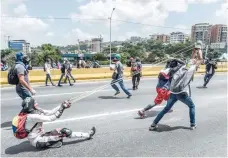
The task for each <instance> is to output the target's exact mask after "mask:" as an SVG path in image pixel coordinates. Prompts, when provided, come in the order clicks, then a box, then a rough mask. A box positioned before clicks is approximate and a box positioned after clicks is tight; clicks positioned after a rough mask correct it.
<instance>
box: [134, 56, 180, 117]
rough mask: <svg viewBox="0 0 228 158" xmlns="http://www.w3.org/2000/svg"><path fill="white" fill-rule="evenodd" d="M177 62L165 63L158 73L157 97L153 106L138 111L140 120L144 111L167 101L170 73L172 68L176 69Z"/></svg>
mask: <svg viewBox="0 0 228 158" xmlns="http://www.w3.org/2000/svg"><path fill="white" fill-rule="evenodd" d="M177 62H179V61H176V60H174V61H172V60H169V61H168V62H167V63H166V66H165V68H164V69H162V70H161V71H160V73H159V75H158V84H157V86H156V91H157V96H156V98H155V100H154V104H153V105H151V104H149V105H147V106H146V107H145V108H144V109H142V110H139V111H138V115H139V116H140V117H141V118H144V117H145V112H146V111H148V110H150V109H152V108H153V107H155V106H157V105H160V104H161V103H162V102H163V100H165V101H167V100H168V99H169V96H170V91H169V88H170V72H171V71H172V69H173V68H176V66H177V65H178V63H177ZM179 64H181V63H179ZM172 111H173V110H172V109H170V110H169V112H172Z"/></svg>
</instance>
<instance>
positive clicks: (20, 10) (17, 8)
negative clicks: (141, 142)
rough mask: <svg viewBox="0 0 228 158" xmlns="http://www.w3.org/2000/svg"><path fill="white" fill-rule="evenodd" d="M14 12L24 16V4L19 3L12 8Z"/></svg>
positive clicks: (25, 11)
mask: <svg viewBox="0 0 228 158" xmlns="http://www.w3.org/2000/svg"><path fill="white" fill-rule="evenodd" d="M14 13H15V14H17V15H19V16H24V15H25V14H26V13H27V7H26V5H25V4H20V5H19V6H17V7H16V8H14Z"/></svg>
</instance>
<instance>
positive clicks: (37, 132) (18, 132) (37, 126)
mask: <svg viewBox="0 0 228 158" xmlns="http://www.w3.org/2000/svg"><path fill="white" fill-rule="evenodd" d="M70 106H71V103H70V102H69V101H65V102H63V103H62V104H61V105H60V106H57V107H56V108H54V109H52V110H44V109H41V108H39V107H38V104H37V103H36V102H35V100H34V99H33V98H30V97H28V98H26V99H24V100H23V102H22V110H21V112H20V114H19V115H17V116H16V117H14V119H13V122H12V125H13V126H12V127H13V133H14V136H15V137H16V138H20V139H23V138H26V137H27V138H28V140H29V142H30V144H31V145H32V146H34V147H36V148H40V149H41V148H58V147H61V146H62V144H63V139H64V138H85V139H90V138H92V137H93V135H94V134H95V132H96V129H95V127H93V128H92V129H91V130H90V131H89V132H88V133H83V132H72V130H70V129H68V128H60V129H55V130H52V131H50V132H46V133H45V132H44V127H43V123H44V122H52V121H55V120H56V119H57V118H60V116H61V115H62V114H63V112H64V110H65V109H67V108H70ZM23 120H26V121H23Z"/></svg>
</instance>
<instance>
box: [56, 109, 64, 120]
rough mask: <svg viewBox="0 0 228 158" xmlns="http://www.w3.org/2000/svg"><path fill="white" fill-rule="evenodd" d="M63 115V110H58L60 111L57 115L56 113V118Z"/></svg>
mask: <svg viewBox="0 0 228 158" xmlns="http://www.w3.org/2000/svg"><path fill="white" fill-rule="evenodd" d="M62 114H63V110H58V111H56V113H55V116H56V117H57V118H60V116H61V115H62Z"/></svg>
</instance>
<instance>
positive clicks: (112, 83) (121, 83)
mask: <svg viewBox="0 0 228 158" xmlns="http://www.w3.org/2000/svg"><path fill="white" fill-rule="evenodd" d="M117 82H118V83H119V85H120V87H121V88H122V90H123V91H124V93H126V94H127V95H128V96H129V95H131V93H130V92H129V91H128V90H127V89H126V88H125V86H124V83H123V79H118V81H117V80H112V82H111V86H112V88H113V89H115V90H116V92H119V91H120V90H119V88H118V87H117V85H116V83H117Z"/></svg>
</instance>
